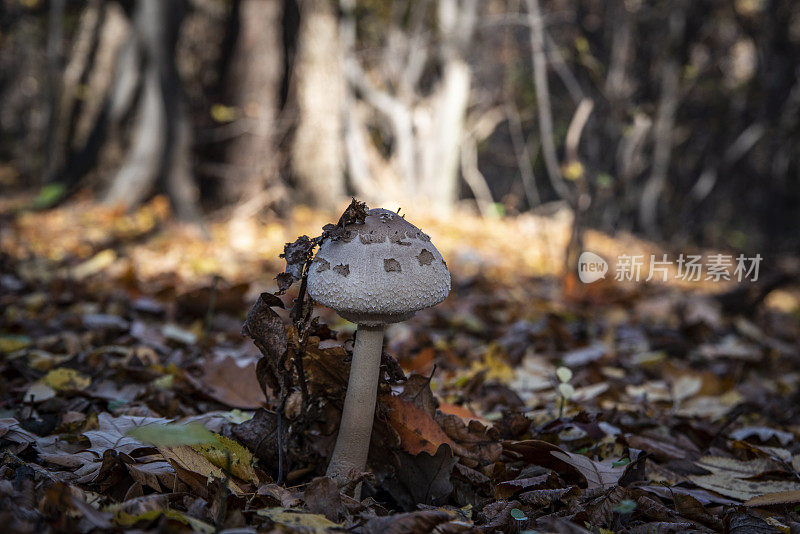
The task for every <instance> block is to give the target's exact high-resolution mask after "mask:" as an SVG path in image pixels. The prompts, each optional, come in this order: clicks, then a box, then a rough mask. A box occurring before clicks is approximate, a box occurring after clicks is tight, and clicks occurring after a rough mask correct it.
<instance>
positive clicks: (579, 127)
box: [565, 98, 594, 162]
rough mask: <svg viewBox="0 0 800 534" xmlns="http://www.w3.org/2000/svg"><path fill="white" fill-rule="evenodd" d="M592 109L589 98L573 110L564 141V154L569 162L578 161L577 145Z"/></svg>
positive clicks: (592, 103)
mask: <svg viewBox="0 0 800 534" xmlns="http://www.w3.org/2000/svg"><path fill="white" fill-rule="evenodd" d="M593 109H594V101H593V100H592V99H591V98H584V99H583V100H581V102H580V104H578V109H576V110H575V114H574V115H573V116H572V120H571V121H570V123H569V128H568V129H567V138H566V140H565V145H566V149H565V152H566V155H567V161H569V162H572V161H578V144H579V143H580V141H581V134H582V133H583V128H584V127H585V126H586V122H587V121H588V120H589V116H590V115H591V114H592V110H593Z"/></svg>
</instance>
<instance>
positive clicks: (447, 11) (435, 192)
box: [341, 0, 485, 213]
mask: <svg viewBox="0 0 800 534" xmlns="http://www.w3.org/2000/svg"><path fill="white" fill-rule="evenodd" d="M431 5H432V4H431V3H429V2H417V3H415V4H414V5H413V6H412V7H411V14H410V23H409V28H408V30H407V31H406V30H403V31H399V30H397V28H390V29H389V30H387V33H388V35H389V38H388V39H387V44H386V49H385V50H384V54H383V57H384V58H385V61H384V63H385V64H386V68H385V69H384V68H381V69H378V71H379V73H380V74H382V75H383V76H382V79H377V78H373V76H371V74H376V73H374V72H373V73H369V74H368V73H367V72H366V71H365V69H364V67H362V65H361V63H360V61H359V59H358V58H357V57H356V54H355V30H354V28H355V23H354V15H353V10H354V7H355V2H354V1H353V0H341V6H342V11H343V12H344V15H345V17H344V20H343V22H342V28H343V29H342V42H343V48H344V50H345V52H344V54H345V65H346V67H345V74H346V76H347V80H348V82H349V86H348V95H347V97H346V102H347V103H348V104H347V119H346V121H347V122H346V124H347V128H346V137H345V139H346V143H347V151H346V153H347V157H348V171H349V173H350V177H351V181H352V182H353V185H354V188H355V189H356V190H357V191H364V192H368V193H372V194H375V195H376V198H375V199H373V200H375V201H377V202H380V203H387V202H391V201H395V202H406V203H412V202H413V203H415V204H419V205H425V206H426V207H428V208H432V209H434V210H436V211H439V212H444V213H446V212H448V211H449V210H450V209H451V208H452V206H453V204H454V203H455V201H456V199H457V194H458V179H459V167H460V162H461V160H462V158H461V154H460V149H461V143H462V139H463V137H464V121H465V117H466V111H467V106H468V104H469V96H470V83H471V78H472V73H471V69H470V67H469V65H468V63H467V61H466V52H467V48H468V46H469V44H470V42H471V40H472V35H473V32H474V28H475V20H476V15H477V8H478V5H479V4H478V2H477V0H442V1H441V2H436V3H435V4H433V5H435V7H436V9H437V16H436V21H437V24H438V27H437V28H436V30H437V31H438V43H434V40H433V39H432V37H431V33H430V28H429V27H426V26H425V24H426V20H429V18H428V16H427V15H428V13H427V12H428V7H429V6H431ZM400 11H402V10H396V13H395V14H397V13H399V12H400ZM396 18H397V19H401V18H402V16H398V17H396ZM394 24H395V25H398V27H399V24H401V23H400V22H399V20H398V21H396V22H395V23H394ZM432 56H433V57H435V59H436V60H437V61H438V63H439V64H440V66H441V73H442V74H441V77H440V78H439V80H438V81H437V82H436V83H435V84H434V87H433V90H432V92H431V93H430V94H422V91H421V90H420V87H419V80H420V78H421V76H422V74H423V72H424V70H425V65H426V63H428V61H429V59H430V58H431V57H432ZM359 99H360V100H361V101H363V102H364V103H366V104H368V105H369V106H370V107H372V108H373V109H374V110H375V111H376V112H377V113H378V115H379V117H378V120H376V119H373V120H371V121H370V126H372V127H375V128H378V129H380V130H383V132H384V133H385V138H387V139H390V140H391V143H390V153H389V154H388V157H386V158H383V157H381V156H380V155H379V154H378V152H379V151H378V150H374V149H373V147H372V146H371V145H372V143H370V140H369V139H368V137H367V136H365V135H364V134H363V132H365V131H366V124H364V122H363V121H364V120H369V119H368V118H367V119H365V118H364V117H363V114H360V113H358V104H359V102H358V100H359ZM359 121H362V122H361V123H359ZM376 156H377V159H378V161H376ZM469 156H470V157H468V158H467V161H472V160H473V159H474V158H472V157H471V155H469ZM366 168H369V169H370V172H371V174H372V180H371V181H374V182H375V184H376V185H377V187H370V185H371V184H367V183H365V182H367V181H368V180H366V179H365V176H364V174H365V172H364V169H366ZM387 170H388V171H389V173H390V174H391V175H392V179H387V177H386V176H384V174H385V173H386V171H387ZM477 178H478V175H477V174H475V173H474V172H473V173H472V174H471V176H470V182H471V183H472V184H473V185H475V184H477V182H478V180H477ZM387 182H390V183H389V185H386V183H387ZM482 196H485V195H482ZM481 202H482V203H483V204H485V198H482V199H481Z"/></svg>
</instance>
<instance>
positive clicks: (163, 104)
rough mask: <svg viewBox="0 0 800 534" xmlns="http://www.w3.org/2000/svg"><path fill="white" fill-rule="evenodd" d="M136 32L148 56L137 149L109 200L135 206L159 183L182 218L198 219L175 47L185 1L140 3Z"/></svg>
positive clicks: (135, 17)
mask: <svg viewBox="0 0 800 534" xmlns="http://www.w3.org/2000/svg"><path fill="white" fill-rule="evenodd" d="M132 18H133V31H134V35H135V38H136V39H137V42H138V46H139V50H140V51H141V53H142V55H143V57H144V75H143V85H142V94H141V96H140V102H139V115H138V118H137V125H136V133H135V134H134V140H133V144H132V149H131V151H130V153H129V155H128V158H127V159H126V161H125V163H124V164H123V166H122V168H121V169H120V170H119V171H118V172H117V174H116V176H115V177H114V179H113V181H112V183H111V186H110V188H109V190H108V192H107V194H106V197H105V201H106V202H107V203H109V204H118V205H123V206H125V207H132V206H135V205H136V204H138V203H140V202H142V201H143V200H144V199H146V198H147V196H148V195H150V194H151V193H152V190H153V188H154V186H155V185H156V184H157V182H158V181H159V180H161V181H162V182H163V183H162V185H163V187H164V189H166V191H167V193H168V194H169V197H170V199H171V200H172V203H173V206H174V208H175V212H176V214H177V215H178V216H179V217H180V218H182V219H188V220H198V219H199V216H200V214H199V210H198V205H197V202H198V198H199V192H198V190H197V187H196V186H195V183H194V178H193V176H192V172H191V165H190V161H191V159H190V158H191V136H190V131H191V129H190V126H189V123H188V120H189V119H188V116H187V112H186V104H185V102H184V97H183V92H182V85H181V81H180V78H179V76H178V70H177V67H176V65H175V48H176V44H177V38H178V32H179V29H180V26H181V22H182V20H183V6H182V2H181V1H180V0H169V1H166V0H139V2H138V3H137V5H136V9H135V11H134V14H133V17H132Z"/></svg>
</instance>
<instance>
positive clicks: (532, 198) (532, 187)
mask: <svg viewBox="0 0 800 534" xmlns="http://www.w3.org/2000/svg"><path fill="white" fill-rule="evenodd" d="M506 117H508V131H509V133H510V134H511V145H512V147H513V148H514V156H515V157H516V159H517V167H519V174H520V176H521V177H522V188H523V190H524V191H525V197H526V198H527V199H528V205H529V206H530V207H534V206H538V205H539V204H541V203H542V199H541V197H540V196H539V190H538V189H537V188H536V176H535V175H534V173H533V164H532V163H531V159H532V158H531V153H530V151H529V150H528V144H527V143H526V142H525V136H524V134H523V133H522V121H521V120H520V117H519V110H518V109H517V106H516V105H514V103H513V102H511V101H508V102H507V103H506Z"/></svg>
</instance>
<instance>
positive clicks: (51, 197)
mask: <svg viewBox="0 0 800 534" xmlns="http://www.w3.org/2000/svg"><path fill="white" fill-rule="evenodd" d="M66 192H67V188H66V187H64V184H59V183H55V184H47V185H46V186H44V187H42V189H41V190H40V191H39V194H38V195H37V196H36V198H35V199H33V202H32V203H31V205H32V207H33V208H36V209H44V208H49V207H50V206H52V205H53V204H55V203H56V202H58V201H59V200H61V199H62V198H63V197H64V194H65V193H66Z"/></svg>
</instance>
